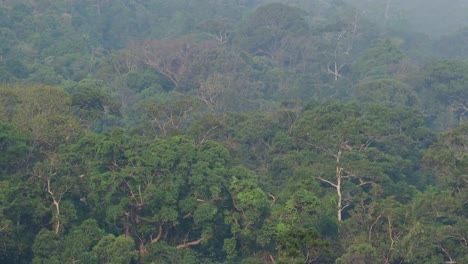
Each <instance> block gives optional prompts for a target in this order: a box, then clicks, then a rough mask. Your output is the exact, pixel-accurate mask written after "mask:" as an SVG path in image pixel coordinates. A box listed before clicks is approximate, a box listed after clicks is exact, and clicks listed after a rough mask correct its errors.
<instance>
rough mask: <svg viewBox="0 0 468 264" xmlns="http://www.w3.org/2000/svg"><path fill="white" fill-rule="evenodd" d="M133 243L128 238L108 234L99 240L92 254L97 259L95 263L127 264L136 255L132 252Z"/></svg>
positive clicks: (134, 251)
mask: <svg viewBox="0 0 468 264" xmlns="http://www.w3.org/2000/svg"><path fill="white" fill-rule="evenodd" d="M133 243H134V242H133V240H132V239H131V238H129V237H126V236H118V237H116V236H114V235H112V234H109V235H106V236H104V237H102V238H101V239H100V240H99V242H98V243H97V245H96V246H95V247H94V248H93V254H94V255H95V256H96V257H97V260H98V261H97V263H109V264H129V263H131V262H132V261H133V259H135V258H136V257H137V255H138V253H137V251H136V250H133Z"/></svg>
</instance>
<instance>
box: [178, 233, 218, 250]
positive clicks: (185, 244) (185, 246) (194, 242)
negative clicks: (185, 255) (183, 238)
mask: <svg viewBox="0 0 468 264" xmlns="http://www.w3.org/2000/svg"><path fill="white" fill-rule="evenodd" d="M212 237H213V235H208V236H207V237H205V238H200V239H198V240H195V241H192V242H187V243H183V244H180V245H178V246H177V247H176V248H177V249H181V248H187V247H190V246H196V245H198V244H200V243H201V242H202V241H204V240H208V239H210V238H212Z"/></svg>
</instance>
